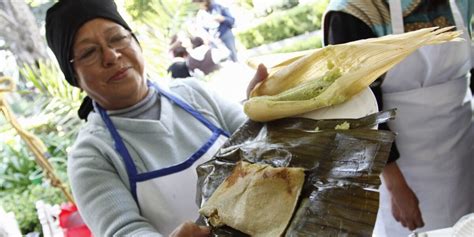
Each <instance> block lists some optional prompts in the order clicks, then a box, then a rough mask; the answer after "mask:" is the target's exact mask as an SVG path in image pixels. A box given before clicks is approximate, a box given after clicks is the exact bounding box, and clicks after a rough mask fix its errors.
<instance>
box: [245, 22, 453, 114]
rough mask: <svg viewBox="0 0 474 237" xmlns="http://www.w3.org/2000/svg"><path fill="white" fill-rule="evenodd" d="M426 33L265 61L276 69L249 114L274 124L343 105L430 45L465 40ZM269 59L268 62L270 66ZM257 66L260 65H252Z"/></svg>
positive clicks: (256, 92)
mask: <svg viewBox="0 0 474 237" xmlns="http://www.w3.org/2000/svg"><path fill="white" fill-rule="evenodd" d="M452 29H453V28H452V27H447V28H442V29H438V28H436V27H435V28H426V29H420V30H417V31H413V32H409V33H404V34H398V35H388V36H384V37H380V38H374V39H366V40H359V41H354V42H350V43H346V44H339V45H329V46H327V47H324V48H321V49H317V50H312V51H307V52H303V53H292V54H289V56H288V58H286V59H285V58H284V57H283V56H281V55H280V56H278V57H274V58H276V59H278V60H281V62H280V63H276V62H274V61H269V60H272V57H260V59H261V60H263V61H261V62H262V63H264V64H269V65H274V66H273V67H270V68H269V72H270V74H269V76H268V78H267V79H265V80H264V81H263V82H261V83H260V84H257V86H256V87H254V89H253V90H252V92H251V98H250V99H249V100H247V101H246V102H245V104H244V111H245V113H246V114H247V115H248V116H249V118H250V119H252V120H254V121H260V122H265V121H271V120H274V119H278V118H285V117H290V116H294V115H298V114H302V113H306V112H309V111H312V110H315V109H319V108H323V107H327V106H331V105H336V104H340V103H342V102H345V101H347V100H349V99H350V98H351V97H352V96H354V95H356V94H358V93H359V92H360V91H362V90H363V89H365V88H367V87H368V86H369V85H370V84H371V83H372V82H373V81H375V80H376V79H377V78H378V77H380V76H381V75H382V74H384V73H385V72H387V71H388V70H389V69H391V68H392V67H394V66H395V65H396V64H398V63H399V62H401V61H402V60H403V59H405V58H406V57H407V56H408V55H410V54H411V53H412V52H414V51H415V50H417V49H418V48H420V47H422V46H425V45H432V44H440V43H445V42H449V41H459V40H462V39H461V38H460V37H459V36H460V35H461V34H462V32H460V31H450V30H452ZM265 60H267V61H265ZM250 64H251V65H257V64H258V60H252V61H251V62H250Z"/></svg>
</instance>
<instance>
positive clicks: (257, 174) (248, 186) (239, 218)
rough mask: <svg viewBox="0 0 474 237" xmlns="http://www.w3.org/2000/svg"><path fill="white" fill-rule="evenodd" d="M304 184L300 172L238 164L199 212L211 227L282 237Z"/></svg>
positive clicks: (299, 170) (255, 234) (267, 236)
mask: <svg viewBox="0 0 474 237" xmlns="http://www.w3.org/2000/svg"><path fill="white" fill-rule="evenodd" d="M303 182H304V169H302V168H287V167H278V168H273V167H271V166H269V165H266V164H250V163H248V162H239V163H238V164H237V166H236V167H235V169H234V170H233V172H232V173H231V175H230V176H229V177H227V178H226V179H225V181H224V182H223V183H222V184H221V185H220V186H219V187H218V188H217V189H216V191H215V192H214V193H213V194H212V196H211V198H209V200H208V201H207V202H206V203H205V204H204V206H203V207H202V208H201V209H200V210H199V212H200V213H201V214H203V215H205V216H207V217H208V218H209V221H210V223H211V224H212V225H213V226H216V227H219V226H223V225H227V226H230V227H232V228H235V229H237V230H240V231H241V232H243V233H246V234H249V235H251V236H255V237H277V236H281V235H282V234H283V232H284V231H285V229H286V226H287V225H288V223H289V221H290V219H291V216H292V215H293V210H294V208H295V206H296V203H297V200H298V197H299V194H300V192H301V188H302V186H303Z"/></svg>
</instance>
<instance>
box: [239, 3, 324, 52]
mask: <svg viewBox="0 0 474 237" xmlns="http://www.w3.org/2000/svg"><path fill="white" fill-rule="evenodd" d="M327 3H328V2H327V1H326V0H325V1H318V2H317V3H314V4H308V5H299V6H297V7H294V8H292V9H290V10H288V11H282V12H277V13H274V14H272V15H270V16H268V17H266V18H264V19H263V20H262V23H261V24H259V25H257V26H255V27H252V28H250V29H248V30H246V31H242V32H239V33H238V34H237V37H238V39H239V41H240V42H241V43H242V44H243V45H244V46H245V47H246V48H254V47H257V46H260V45H262V44H268V43H272V42H275V41H279V40H283V39H286V38H290V37H293V36H297V35H300V34H303V33H306V32H311V31H315V30H318V29H320V28H321V19H322V15H323V13H324V10H325V8H326V6H327Z"/></svg>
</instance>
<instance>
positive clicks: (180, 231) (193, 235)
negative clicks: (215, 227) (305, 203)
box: [170, 221, 211, 237]
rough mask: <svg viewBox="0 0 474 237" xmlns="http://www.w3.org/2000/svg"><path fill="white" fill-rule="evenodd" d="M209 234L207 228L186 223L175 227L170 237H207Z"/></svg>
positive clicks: (209, 231)
mask: <svg viewBox="0 0 474 237" xmlns="http://www.w3.org/2000/svg"><path fill="white" fill-rule="evenodd" d="M210 233H211V230H210V229H209V227H206V226H199V225H196V224H194V223H193V222H191V221H187V222H184V223H183V224H181V225H179V226H178V227H176V229H174V231H173V233H171V234H170V237H207V236H209V234H210Z"/></svg>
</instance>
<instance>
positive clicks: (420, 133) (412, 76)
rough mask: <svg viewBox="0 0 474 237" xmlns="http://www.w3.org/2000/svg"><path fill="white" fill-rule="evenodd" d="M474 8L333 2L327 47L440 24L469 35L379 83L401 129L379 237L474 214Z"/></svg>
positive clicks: (388, 171) (426, 2)
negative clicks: (473, 44)
mask: <svg viewBox="0 0 474 237" xmlns="http://www.w3.org/2000/svg"><path fill="white" fill-rule="evenodd" d="M472 10H473V2H472V1H453V0H450V1H448V0H418V1H409V0H402V1H400V0H389V1H384V0H374V1H363V0H332V1H331V2H330V4H329V6H328V9H327V12H326V14H325V16H324V20H323V22H324V24H323V32H324V43H325V44H326V45H327V44H340V43H346V42H350V41H355V40H360V39H366V38H372V37H380V36H384V35H388V34H392V33H393V34H400V33H404V32H409V31H414V30H417V29H421V28H426V27H433V26H439V27H446V26H456V29H457V30H459V31H462V33H463V35H462V37H463V38H464V39H465V41H464V42H451V43H445V44H442V45H433V46H427V47H423V48H421V49H419V50H417V51H416V52H414V53H413V54H412V55H410V56H409V57H408V58H407V59H405V60H404V61H402V62H401V63H400V64H398V65H397V66H395V67H394V68H393V69H391V70H390V71H389V72H388V73H387V74H386V75H385V76H384V77H383V78H381V79H379V80H378V81H376V82H375V83H374V84H373V85H372V89H373V91H374V94H375V95H376V97H377V101H378V103H379V106H380V108H381V109H390V108H397V116H396V119H395V120H394V121H391V122H389V124H388V125H389V126H388V128H386V129H391V130H392V131H394V132H396V133H397V134H398V135H397V138H396V147H394V148H393V149H392V155H391V159H390V160H389V163H388V164H387V166H386V167H385V169H384V170H383V173H382V185H381V187H380V207H379V212H378V215H377V220H376V225H375V230H374V233H375V235H376V236H408V235H409V234H410V233H411V231H413V230H415V229H416V230H417V231H428V230H433V229H439V228H446V227H450V226H452V225H453V224H454V223H455V222H456V221H457V220H458V219H459V218H460V217H462V216H463V215H465V214H467V213H470V212H472V211H474V209H473V205H474V186H473V185H472V180H473V173H474V172H473V171H472V170H473V168H474V167H473V155H472V154H473V151H474V150H473V144H474V140H473V125H472V121H471V118H472V111H471V92H470V91H469V88H468V71H469V69H470V68H471V55H470V52H471V50H470V43H469V42H470V41H471V38H470V30H469V29H468V27H467V26H466V24H465V22H470V20H471V16H472ZM397 147H398V149H397ZM398 152H399V154H400V155H399V158H398V155H397V153H398ZM397 158H398V159H397Z"/></svg>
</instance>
